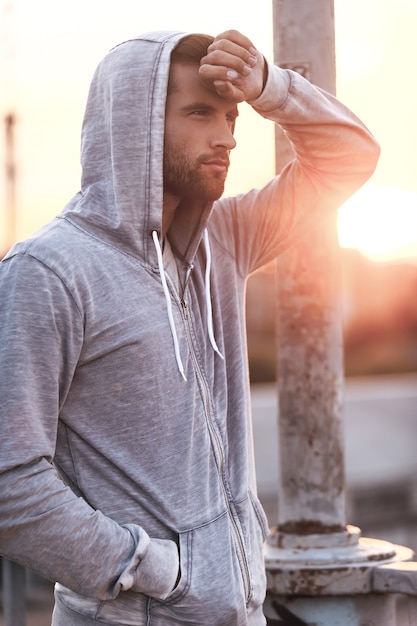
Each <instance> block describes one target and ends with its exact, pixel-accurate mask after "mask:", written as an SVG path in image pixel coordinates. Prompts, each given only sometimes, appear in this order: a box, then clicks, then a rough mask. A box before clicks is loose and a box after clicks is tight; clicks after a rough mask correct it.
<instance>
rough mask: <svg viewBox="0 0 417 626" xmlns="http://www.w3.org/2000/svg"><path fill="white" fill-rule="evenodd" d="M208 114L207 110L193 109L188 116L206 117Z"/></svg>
mask: <svg viewBox="0 0 417 626" xmlns="http://www.w3.org/2000/svg"><path fill="white" fill-rule="evenodd" d="M208 114H209V111H208V110H207V109H195V110H194V111H191V112H190V115H193V116H194V117H207V115H208Z"/></svg>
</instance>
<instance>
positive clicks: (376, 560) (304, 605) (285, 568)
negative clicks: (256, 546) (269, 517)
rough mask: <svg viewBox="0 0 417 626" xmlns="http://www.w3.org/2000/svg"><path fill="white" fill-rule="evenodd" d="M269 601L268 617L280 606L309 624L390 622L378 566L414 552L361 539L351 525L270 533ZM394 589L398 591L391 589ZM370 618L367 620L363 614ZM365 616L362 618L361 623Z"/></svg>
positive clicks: (382, 625) (390, 602)
mask: <svg viewBox="0 0 417 626" xmlns="http://www.w3.org/2000/svg"><path fill="white" fill-rule="evenodd" d="M265 557H266V572H267V588H268V599H267V603H266V605H265V612H266V614H267V615H268V611H269V615H270V616H271V617H272V616H273V615H274V612H273V611H274V609H273V608H272V603H274V604H275V615H277V612H276V608H277V607H278V608H279V607H281V610H282V611H283V612H285V611H289V612H290V614H291V615H293V616H294V617H295V618H298V619H299V620H301V621H300V622H297V621H294V623H300V624H309V625H311V626H313V625H314V626H336V625H337V624H340V626H360V625H362V624H365V623H366V624H378V626H392V625H393V624H395V623H396V620H395V595H393V593H381V591H382V589H381V585H380V586H379V588H375V587H376V586H377V585H374V578H375V576H374V574H375V571H376V570H377V569H378V568H379V567H380V566H386V565H388V564H396V563H402V562H405V561H410V560H411V559H412V558H413V557H414V552H413V551H412V550H411V549H410V548H406V547H403V546H398V545H395V544H392V543H390V542H388V541H382V540H379V539H369V538H365V537H361V531H360V529H359V528H357V527H356V526H346V529H345V531H344V532H336V533H329V534H320V535H319V534H317V535H304V536H303V535H290V534H285V533H280V532H279V531H275V532H274V531H273V532H272V533H271V534H270V537H269V539H268V543H267V547H266V555H265ZM396 591H397V590H396ZM371 615H372V619H369V621H367V616H371ZM364 620H365V621H364Z"/></svg>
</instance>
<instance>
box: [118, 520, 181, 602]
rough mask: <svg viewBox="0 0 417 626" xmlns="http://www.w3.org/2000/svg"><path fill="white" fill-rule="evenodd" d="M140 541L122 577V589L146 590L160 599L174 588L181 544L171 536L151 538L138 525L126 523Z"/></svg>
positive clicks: (141, 591) (120, 580)
mask: <svg viewBox="0 0 417 626" xmlns="http://www.w3.org/2000/svg"><path fill="white" fill-rule="evenodd" d="M125 528H128V530H129V531H130V533H131V534H132V535H133V537H134V538H135V540H136V550H135V553H134V555H133V557H132V559H131V561H130V565H129V566H128V567H127V568H126V569H125V571H124V572H123V573H122V575H121V576H120V578H119V580H118V584H119V588H120V590H122V591H127V590H128V589H130V590H132V591H136V592H138V593H143V594H145V595H147V596H151V597H152V598H157V599H158V600H165V598H166V597H167V596H168V595H169V594H170V593H171V591H172V590H173V589H174V587H175V585H176V582H177V578H178V574H179V571H180V562H179V561H180V559H179V551H178V547H177V544H176V543H175V542H174V541H171V540H170V539H153V538H152V539H151V538H150V537H149V535H148V534H147V533H146V532H145V531H144V530H143V528H141V527H140V526H136V525H134V524H126V526H125Z"/></svg>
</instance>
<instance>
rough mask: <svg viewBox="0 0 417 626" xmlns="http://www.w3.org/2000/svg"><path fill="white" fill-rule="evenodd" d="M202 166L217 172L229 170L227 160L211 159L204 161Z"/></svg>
mask: <svg viewBox="0 0 417 626" xmlns="http://www.w3.org/2000/svg"><path fill="white" fill-rule="evenodd" d="M203 165H207V166H208V167H210V168H212V169H214V170H216V171H218V172H227V170H228V168H229V161H228V159H211V160H209V161H204V162H203Z"/></svg>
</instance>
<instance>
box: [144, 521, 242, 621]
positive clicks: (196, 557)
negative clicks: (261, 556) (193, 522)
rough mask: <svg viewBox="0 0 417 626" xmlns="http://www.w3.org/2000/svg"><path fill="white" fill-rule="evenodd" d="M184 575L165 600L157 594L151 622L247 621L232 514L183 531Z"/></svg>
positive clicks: (181, 544) (182, 573)
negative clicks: (158, 597)
mask: <svg viewBox="0 0 417 626" xmlns="http://www.w3.org/2000/svg"><path fill="white" fill-rule="evenodd" d="M179 548H180V562H181V578H180V581H179V583H178V585H177V587H176V588H175V589H174V590H173V591H172V593H171V594H170V595H169V596H168V598H167V599H166V600H164V601H159V600H151V605H150V615H151V620H150V624H153V623H155V624H159V623H161V624H165V623H166V624H170V625H172V626H174V625H175V624H184V623H190V624H204V625H205V626H236V625H238V624H245V623H246V600H247V598H246V595H247V594H246V590H245V584H244V581H243V573H242V568H241V565H240V555H239V548H238V546H237V540H236V537H235V531H234V530H233V526H232V524H231V523H230V518H229V515H228V514H226V513H225V514H224V515H222V516H221V517H219V518H217V519H215V520H213V521H211V522H210V523H208V524H206V525H203V526H200V527H198V528H195V529H193V530H190V531H187V532H185V533H181V534H180V536H179Z"/></svg>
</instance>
